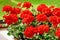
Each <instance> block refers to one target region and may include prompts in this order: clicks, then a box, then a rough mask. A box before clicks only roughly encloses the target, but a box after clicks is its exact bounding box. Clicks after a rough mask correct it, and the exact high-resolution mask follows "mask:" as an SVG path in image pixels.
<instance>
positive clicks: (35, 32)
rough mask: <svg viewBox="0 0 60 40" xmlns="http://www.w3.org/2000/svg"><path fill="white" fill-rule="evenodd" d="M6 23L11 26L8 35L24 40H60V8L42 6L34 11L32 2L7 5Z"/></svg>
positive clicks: (5, 9) (4, 10)
mask: <svg viewBox="0 0 60 40" xmlns="http://www.w3.org/2000/svg"><path fill="white" fill-rule="evenodd" d="M3 12H6V13H7V14H6V15H4V16H3V18H4V21H5V22H6V24H7V25H8V26H9V27H8V35H13V36H14V37H15V38H17V39H22V40H25V39H27V40H59V39H60V8H57V7H55V6H50V7H48V6H47V5H45V4H40V5H39V6H37V8H36V9H34V7H33V5H32V4H31V3H30V2H24V3H18V4H17V7H12V6H10V5H6V6H4V7H3Z"/></svg>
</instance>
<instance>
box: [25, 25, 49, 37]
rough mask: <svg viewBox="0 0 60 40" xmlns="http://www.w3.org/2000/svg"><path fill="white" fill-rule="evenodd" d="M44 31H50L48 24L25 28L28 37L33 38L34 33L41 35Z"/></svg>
mask: <svg viewBox="0 0 60 40" xmlns="http://www.w3.org/2000/svg"><path fill="white" fill-rule="evenodd" d="M33 30H34V31H33ZM44 32H46V33H48V32H49V26H48V25H40V26H38V27H33V26H29V27H27V28H26V29H25V31H24V35H25V36H26V37H28V38H32V37H33V36H34V34H37V33H39V34H40V35H42V34H43V33H44Z"/></svg>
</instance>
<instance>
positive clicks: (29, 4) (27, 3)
mask: <svg viewBox="0 0 60 40" xmlns="http://www.w3.org/2000/svg"><path fill="white" fill-rule="evenodd" d="M31 6H32V4H31V3H30V2H24V4H23V7H26V8H30V7H31Z"/></svg>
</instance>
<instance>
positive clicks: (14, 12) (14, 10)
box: [11, 8, 21, 14]
mask: <svg viewBox="0 0 60 40" xmlns="http://www.w3.org/2000/svg"><path fill="white" fill-rule="evenodd" d="M20 11H21V9H20V8H13V9H12V11H11V14H19V13H20Z"/></svg>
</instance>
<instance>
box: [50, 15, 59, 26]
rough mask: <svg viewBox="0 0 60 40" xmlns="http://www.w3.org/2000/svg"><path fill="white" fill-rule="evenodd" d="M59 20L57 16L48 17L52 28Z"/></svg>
mask: <svg viewBox="0 0 60 40" xmlns="http://www.w3.org/2000/svg"><path fill="white" fill-rule="evenodd" d="M58 19H59V18H58V17H57V16H50V18H49V21H50V22H51V23H52V24H53V26H54V27H56V26H57V24H58V23H59V20H58Z"/></svg>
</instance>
